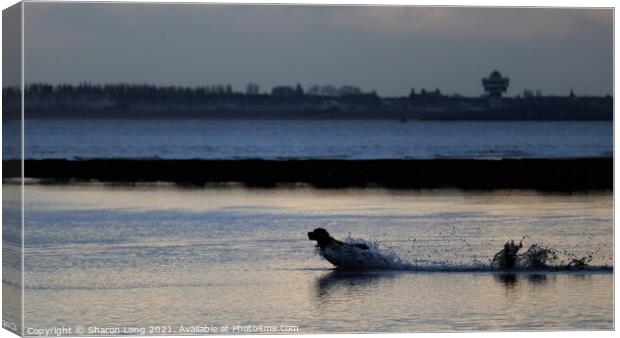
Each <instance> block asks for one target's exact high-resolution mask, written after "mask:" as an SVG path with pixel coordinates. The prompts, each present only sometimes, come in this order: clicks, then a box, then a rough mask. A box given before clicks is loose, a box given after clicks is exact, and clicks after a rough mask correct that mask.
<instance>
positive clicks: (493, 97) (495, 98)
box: [482, 70, 510, 108]
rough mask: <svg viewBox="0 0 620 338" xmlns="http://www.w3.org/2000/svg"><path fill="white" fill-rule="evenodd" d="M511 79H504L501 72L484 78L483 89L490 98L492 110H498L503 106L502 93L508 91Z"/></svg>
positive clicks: (495, 72) (495, 71)
mask: <svg viewBox="0 0 620 338" xmlns="http://www.w3.org/2000/svg"><path fill="white" fill-rule="evenodd" d="M509 83H510V79H509V78H507V77H503V76H502V74H501V73H500V72H498V71H497V70H494V71H493V72H491V74H490V75H489V77H487V78H482V87H484V91H485V92H486V93H487V95H488V96H489V105H490V106H491V108H498V107H501V105H502V93H505V92H506V90H507V89H508V84H509Z"/></svg>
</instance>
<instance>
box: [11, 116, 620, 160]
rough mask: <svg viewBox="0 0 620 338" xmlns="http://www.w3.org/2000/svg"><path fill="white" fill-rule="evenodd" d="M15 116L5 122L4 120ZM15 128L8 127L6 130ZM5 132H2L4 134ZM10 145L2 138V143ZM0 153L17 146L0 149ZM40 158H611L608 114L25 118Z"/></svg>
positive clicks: (31, 155) (30, 154) (28, 145)
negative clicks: (540, 117)
mask: <svg viewBox="0 0 620 338" xmlns="http://www.w3.org/2000/svg"><path fill="white" fill-rule="evenodd" d="M11 123H18V122H16V121H9V122H7V124H9V127H10V124H11ZM14 130H15V131H16V130H20V128H8V129H7V131H8V132H11V131H14ZM10 136H11V135H9V134H7V135H6V137H10ZM6 147H10V143H9V142H5V148H6ZM4 150H5V151H4V153H6V154H8V153H19V152H15V151H14V149H10V148H6V149H4ZM24 151H25V156H26V158H28V159H45V158H64V159H75V158H162V159H242V158H263V159H280V158H312V159H317V158H324V159H325V158H330V159H429V158H430V159H432V158H476V159H480V158H576V157H611V156H612V152H613V124H612V123H611V121H578V122H576V121H535V122H533V121H470V122H466V121H445V122H440V121H409V122H407V123H399V122H398V121H390V120H378V121H377V120H96V119H91V120H69V119H62V120H39V119H35V120H26V122H25V150H24Z"/></svg>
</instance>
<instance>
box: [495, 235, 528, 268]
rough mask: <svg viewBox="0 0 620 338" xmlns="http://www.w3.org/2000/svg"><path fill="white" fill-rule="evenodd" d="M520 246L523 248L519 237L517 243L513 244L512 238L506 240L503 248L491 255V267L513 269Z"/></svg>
mask: <svg viewBox="0 0 620 338" xmlns="http://www.w3.org/2000/svg"><path fill="white" fill-rule="evenodd" d="M521 248H523V239H521V241H520V242H519V244H515V241H513V240H511V241H510V242H506V244H504V248H503V249H502V250H500V251H499V252H498V253H496V254H495V256H493V260H492V261H491V267H492V268H494V269H501V270H511V269H514V268H515V266H516V263H517V258H518V252H519V250H520V249H521Z"/></svg>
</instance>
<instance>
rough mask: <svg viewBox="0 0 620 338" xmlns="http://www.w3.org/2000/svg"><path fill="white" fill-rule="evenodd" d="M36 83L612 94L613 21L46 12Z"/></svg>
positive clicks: (592, 17)
mask: <svg viewBox="0 0 620 338" xmlns="http://www.w3.org/2000/svg"><path fill="white" fill-rule="evenodd" d="M24 21H25V23H24V48H25V52H24V59H25V63H24V67H25V68H24V72H25V79H26V83H32V82H47V83H80V82H91V83H121V82H124V83H150V84H157V85H183V86H200V85H211V84H231V85H232V86H233V88H234V89H236V90H239V91H243V90H245V86H246V85H247V84H248V83H249V82H253V83H257V84H259V85H260V86H261V91H265V90H270V89H271V87H273V86H276V85H294V84H296V83H300V84H301V85H302V86H303V87H304V88H307V87H309V86H311V85H314V84H318V85H328V84H331V85H338V86H339V85H345V84H348V85H354V86H359V87H360V88H361V89H362V90H364V91H370V90H376V91H377V93H379V94H380V95H383V96H399V95H407V94H408V93H409V91H410V90H411V88H415V89H416V90H418V91H419V90H420V89H422V88H425V89H427V90H429V89H432V90H434V89H435V88H439V89H440V90H441V91H442V92H444V93H448V94H461V95H466V96H478V95H480V94H482V92H483V89H482V85H481V78H482V77H484V76H487V75H488V74H489V73H490V72H491V71H493V70H495V69H497V70H499V71H500V72H501V73H502V74H504V75H505V76H507V77H509V78H510V86H509V88H508V95H510V96H512V95H518V94H521V93H522V92H523V90H524V89H531V90H541V91H542V93H543V94H557V95H567V94H568V92H569V91H570V90H571V88H572V89H573V90H574V91H575V93H577V94H581V95H606V94H613V11H612V10H611V9H584V8H581V9H564V8H481V7H404V6H392V7H385V6H382V7H378V6H307V5H305V6H302V5H222V4H180V3H176V4H162V3H159V4H157V3H155V4H153V3H151V4H145V3H132V4H130V3H124V4H123V3H45V2H43V3H41V2H28V3H26V4H25V9H24Z"/></svg>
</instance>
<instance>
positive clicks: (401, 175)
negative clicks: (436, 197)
mask: <svg viewBox="0 0 620 338" xmlns="http://www.w3.org/2000/svg"><path fill="white" fill-rule="evenodd" d="M24 166H25V177H27V178H35V179H40V180H41V181H42V182H43V183H70V182H74V181H92V180H96V181H101V182H111V183H137V182H158V181H159V182H174V183H178V184H180V185H189V186H202V185H208V184H217V183H227V182H237V183H241V184H243V185H245V186H248V187H263V188H271V187H277V186H281V185H289V184H297V183H302V184H308V185H311V186H314V187H317V188H348V187H384V188H389V189H426V188H430V189H432V188H457V189H483V190H485V189H536V190H547V191H585V190H612V189H613V158H611V157H605V158H576V159H573V158H571V159H501V160H473V159H471V160H470V159H429V160H301V159H300V160H261V159H247V160H159V159H157V160H153V159H144V160H142V159H140V160H137V159H88V160H63V159H46V160H25V161H24ZM20 168H21V162H20V161H19V160H5V161H3V169H4V177H3V178H5V179H6V178H11V177H13V178H15V177H19V176H20Z"/></svg>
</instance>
